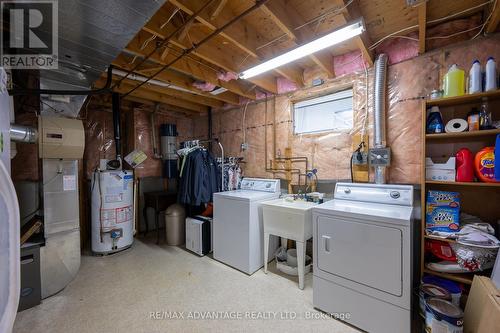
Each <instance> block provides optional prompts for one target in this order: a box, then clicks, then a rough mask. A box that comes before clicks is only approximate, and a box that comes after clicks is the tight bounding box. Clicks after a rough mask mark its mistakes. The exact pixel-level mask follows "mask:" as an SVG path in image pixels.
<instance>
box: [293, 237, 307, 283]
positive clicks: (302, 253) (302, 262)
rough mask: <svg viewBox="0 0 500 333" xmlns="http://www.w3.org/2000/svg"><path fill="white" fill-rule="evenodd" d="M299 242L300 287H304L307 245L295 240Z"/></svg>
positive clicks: (298, 266)
mask: <svg viewBox="0 0 500 333" xmlns="http://www.w3.org/2000/svg"><path fill="white" fill-rule="evenodd" d="M295 243H296V244H297V268H298V270H299V289H304V270H305V267H304V266H305V260H306V246H305V244H304V242H299V241H296V242H295Z"/></svg>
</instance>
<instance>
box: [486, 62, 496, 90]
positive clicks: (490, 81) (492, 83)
mask: <svg viewBox="0 0 500 333" xmlns="http://www.w3.org/2000/svg"><path fill="white" fill-rule="evenodd" d="M495 89H497V64H496V62H495V59H494V58H493V57H489V58H488V61H487V62H486V82H485V85H484V91H490V90H495Z"/></svg>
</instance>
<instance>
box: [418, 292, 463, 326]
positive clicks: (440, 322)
mask: <svg viewBox="0 0 500 333" xmlns="http://www.w3.org/2000/svg"><path fill="white" fill-rule="evenodd" d="M463 318H464V312H463V311H462V310H461V309H460V308H459V307H458V306H456V305H454V304H453V303H451V302H448V301H445V300H442V299H439V298H429V299H428V300H427V301H426V303H425V331H426V332H428V333H431V332H432V333H463Z"/></svg>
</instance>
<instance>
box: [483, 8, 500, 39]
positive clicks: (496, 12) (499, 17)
mask: <svg viewBox="0 0 500 333" xmlns="http://www.w3.org/2000/svg"><path fill="white" fill-rule="evenodd" d="M499 23H500V1H497V2H496V3H495V7H494V8H492V9H491V17H490V21H489V22H488V24H487V25H486V30H485V31H486V33H487V34H490V33H493V32H495V31H496V30H497V27H498V24H499Z"/></svg>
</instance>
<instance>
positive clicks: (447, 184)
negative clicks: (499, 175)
mask: <svg viewBox="0 0 500 333" xmlns="http://www.w3.org/2000/svg"><path fill="white" fill-rule="evenodd" d="M425 183H426V184H435V185H446V186H474V187H500V183H481V182H471V183H466V182H443V181H438V180H426V181H425Z"/></svg>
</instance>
